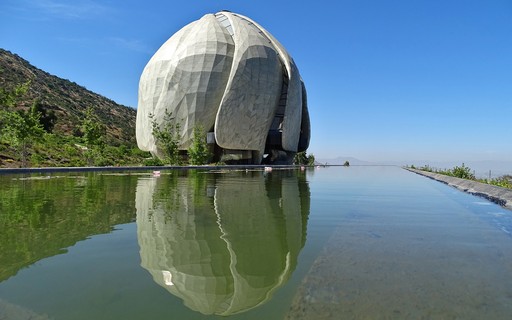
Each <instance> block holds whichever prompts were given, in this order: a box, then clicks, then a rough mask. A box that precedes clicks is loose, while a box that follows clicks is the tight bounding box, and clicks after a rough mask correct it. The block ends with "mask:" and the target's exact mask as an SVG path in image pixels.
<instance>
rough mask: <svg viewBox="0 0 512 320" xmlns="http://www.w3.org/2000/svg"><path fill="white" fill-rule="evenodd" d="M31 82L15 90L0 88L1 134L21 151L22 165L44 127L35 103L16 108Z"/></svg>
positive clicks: (23, 165) (24, 164)
mask: <svg viewBox="0 0 512 320" xmlns="http://www.w3.org/2000/svg"><path fill="white" fill-rule="evenodd" d="M29 85H30V82H26V83H24V84H20V85H18V86H16V87H15V88H14V89H13V90H5V89H3V88H2V89H1V90H0V106H1V107H2V110H0V134H1V136H2V139H3V140H4V141H5V142H7V144H9V145H11V146H12V147H13V148H15V149H16V150H17V151H18V152H19V153H20V158H21V165H22V167H25V166H26V165H27V156H28V154H29V149H30V147H31V146H32V142H33V141H35V140H39V139H41V138H42V136H43V134H44V129H43V127H42V125H41V123H40V118H41V113H40V112H38V111H37V109H36V106H35V104H34V105H32V106H31V107H30V109H29V110H27V111H24V110H15V109H14V107H15V106H16V104H17V103H18V100H19V98H20V97H21V96H23V95H24V94H25V93H26V92H27V90H28V88H29Z"/></svg>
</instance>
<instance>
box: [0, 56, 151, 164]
mask: <svg viewBox="0 0 512 320" xmlns="http://www.w3.org/2000/svg"><path fill="white" fill-rule="evenodd" d="M135 118H136V110H135V109H133V108H130V107H126V106H123V105H120V104H118V103H116V102H114V101H112V100H110V99H108V98H106V97H103V96H101V95H98V94H96V93H94V92H91V91H89V90H87V89H86V88H84V87H82V86H80V85H78V84H76V83H74V82H71V81H69V80H65V79H61V78H59V77H56V76H53V75H51V74H49V73H47V72H45V71H43V70H40V69H38V68H36V67H34V66H33V65H31V64H30V63H29V62H28V61H26V60H24V59H23V58H21V57H19V56H18V55H16V54H13V53H11V52H9V51H6V50H3V49H0V125H1V127H0V130H2V132H1V133H2V135H1V139H0V167H19V166H83V165H128V164H141V163H142V162H143V159H144V158H145V157H148V156H149V154H147V153H144V152H141V151H140V150H138V149H137V148H136V141H135ZM24 119H25V120H27V119H29V120H30V119H36V120H38V122H39V123H36V124H34V125H32V129H35V130H33V131H32V132H31V134H28V136H24V135H23V134H24V133H23V132H22V133H20V130H21V131H23V130H25V131H27V130H28V131H30V129H29V128H26V126H27V125H26V122H27V121H25V122H23V120H24ZM18 120H19V121H20V123H22V124H23V125H21V124H17V122H16V121H18ZM28 122H30V121H28ZM28 131H27V132H28ZM27 132H25V133H27ZM91 137H92V138H94V139H91Z"/></svg>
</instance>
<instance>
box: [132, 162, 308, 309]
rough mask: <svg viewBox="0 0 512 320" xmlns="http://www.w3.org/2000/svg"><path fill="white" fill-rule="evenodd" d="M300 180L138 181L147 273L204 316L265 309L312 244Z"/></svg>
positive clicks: (281, 175)
mask: <svg viewBox="0 0 512 320" xmlns="http://www.w3.org/2000/svg"><path fill="white" fill-rule="evenodd" d="M297 174H299V175H300V176H297ZM297 174H296V172H284V171H283V172H274V173H271V174H267V175H264V173H263V172H249V173H228V174H209V173H201V172H191V173H189V174H188V175H187V176H182V177H177V176H176V175H169V176H165V175H163V176H161V177H158V178H140V179H139V181H138V185H137V194H136V208H137V236H138V241H139V246H140V256H141V265H142V267H144V268H145V269H146V270H148V271H149V272H150V273H151V275H152V276H153V279H154V281H155V282H157V283H158V284H159V285H161V286H162V287H164V288H166V289H167V290H168V291H169V292H170V293H172V294H173V295H175V296H177V297H179V298H181V299H182V300H183V301H184V304H185V305H186V306H187V307H189V308H190V309H192V310H196V311H199V312H201V313H203V314H218V315H230V314H235V313H240V312H243V311H247V310H249V309H251V308H254V307H256V306H258V305H261V304H263V303H265V302H266V301H268V300H269V299H270V298H271V297H272V294H273V293H274V292H275V290H276V289H277V288H279V287H280V286H282V285H283V284H284V283H286V281H287V280H288V278H289V277H290V275H291V274H292V272H293V271H294V269H295V267H296V265H297V258H298V255H299V252H300V250H301V249H302V247H303V246H304V243H305V240H306V225H307V218H308V214H309V198H310V194H309V187H308V185H307V182H306V179H305V176H304V175H303V174H302V175H301V173H297Z"/></svg>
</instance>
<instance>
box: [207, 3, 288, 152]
mask: <svg viewBox="0 0 512 320" xmlns="http://www.w3.org/2000/svg"><path fill="white" fill-rule="evenodd" d="M224 14H225V15H226V16H227V17H228V18H229V19H230V22H231V25H232V27H233V31H234V40H235V43H236V46H235V54H234V58H233V68H232V69H231V75H230V77H229V81H228V84H227V87H226V91H225V93H224V98H223V99H222V102H221V106H220V108H219V111H218V113H217V118H216V121H215V123H216V124H215V137H216V139H217V143H218V145H219V146H221V147H222V148H226V149H240V150H255V151H258V152H260V153H261V154H263V151H264V149H265V140H266V138H267V133H268V130H269V128H270V124H271V121H272V118H273V116H274V112H275V109H276V107H277V103H278V100H279V93H280V90H281V83H282V69H281V64H280V62H279V58H278V56H277V52H276V51H275V49H274V48H273V47H272V45H271V44H270V43H269V41H268V39H267V38H266V37H265V36H263V35H262V34H261V33H260V32H259V30H258V29H257V28H255V27H254V25H253V24H252V23H251V22H250V21H248V20H245V19H243V18H240V17H238V16H236V15H233V14H231V13H224Z"/></svg>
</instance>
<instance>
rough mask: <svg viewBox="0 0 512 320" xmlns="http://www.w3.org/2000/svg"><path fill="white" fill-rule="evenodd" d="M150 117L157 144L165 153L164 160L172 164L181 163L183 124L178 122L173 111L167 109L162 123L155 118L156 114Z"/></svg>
mask: <svg viewBox="0 0 512 320" xmlns="http://www.w3.org/2000/svg"><path fill="white" fill-rule="evenodd" d="M149 117H150V118H151V119H152V120H151V126H152V134H153V137H155V140H156V145H157V146H158V148H160V150H162V152H163V154H164V162H166V163H167V164H170V165H180V164H181V158H180V154H179V149H178V148H179V145H180V131H181V125H180V123H179V122H176V121H175V119H174V117H173V115H172V113H170V112H168V111H165V115H164V118H163V121H162V123H158V122H157V121H156V119H154V115H153V114H151V115H149Z"/></svg>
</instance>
